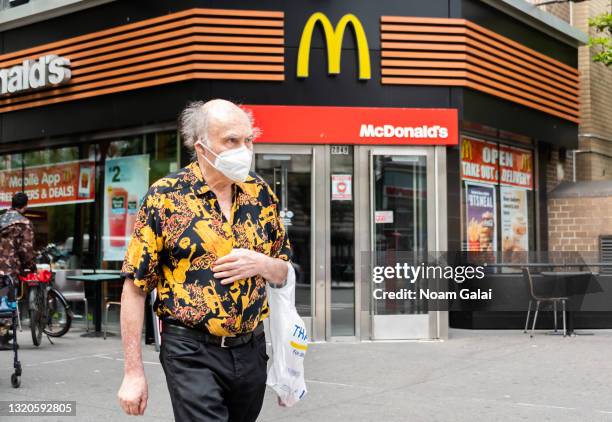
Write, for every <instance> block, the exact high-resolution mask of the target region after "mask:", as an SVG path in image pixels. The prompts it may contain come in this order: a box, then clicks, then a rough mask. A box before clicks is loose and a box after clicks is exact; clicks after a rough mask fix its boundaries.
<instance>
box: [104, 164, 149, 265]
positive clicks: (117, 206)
mask: <svg viewBox="0 0 612 422" xmlns="http://www.w3.org/2000/svg"><path fill="white" fill-rule="evenodd" d="M148 188H149V155H148V154H143V155H132V156H128V157H120V158H109V159H107V160H106V165H105V168H104V234H103V236H102V252H103V255H102V256H103V260H104V261H123V258H124V257H125V252H126V249H127V245H128V243H129V240H130V237H131V236H132V231H133V230H134V223H135V222H136V214H137V213H138V209H139V208H140V203H141V201H142V199H143V198H144V196H145V194H146V193H147V190H148Z"/></svg>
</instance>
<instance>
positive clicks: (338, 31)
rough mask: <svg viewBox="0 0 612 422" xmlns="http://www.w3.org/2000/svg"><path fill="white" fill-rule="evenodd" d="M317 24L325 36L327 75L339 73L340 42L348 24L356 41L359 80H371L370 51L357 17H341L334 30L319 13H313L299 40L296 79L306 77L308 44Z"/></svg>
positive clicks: (347, 15)
mask: <svg viewBox="0 0 612 422" xmlns="http://www.w3.org/2000/svg"><path fill="white" fill-rule="evenodd" d="M317 23H321V26H322V27H323V33H324V34H325V43H326V45H327V73H329V74H330V75H337V74H339V73H340V52H341V51H342V40H343V38H344V33H345V32H346V27H347V26H348V24H349V23H350V24H351V26H352V28H353V32H354V33H355V39H356V40H357V55H358V60H359V79H361V80H367V79H370V78H371V73H372V72H371V69H370V50H369V48H368V40H367V38H366V34H365V31H364V30H363V26H362V25H361V22H360V21H359V19H357V17H356V16H355V15H353V14H351V13H347V14H346V15H344V16H342V18H341V19H340V21H338V24H337V25H336V27H335V28H334V26H333V25H332V23H331V22H330V20H329V19H328V18H327V16H325V15H324V14H323V13H321V12H316V13H313V14H312V16H310V18H308V21H306V25H304V29H303V31H302V37H301V39H300V45H299V48H298V59H297V76H298V78H307V77H308V66H309V61H310V44H311V41H312V31H313V30H314V27H315V26H316V24H317Z"/></svg>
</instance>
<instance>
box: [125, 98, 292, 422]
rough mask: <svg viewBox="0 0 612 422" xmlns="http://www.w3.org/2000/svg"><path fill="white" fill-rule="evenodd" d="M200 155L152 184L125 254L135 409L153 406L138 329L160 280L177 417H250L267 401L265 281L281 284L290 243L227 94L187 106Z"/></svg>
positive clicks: (129, 409) (244, 120) (189, 131)
mask: <svg viewBox="0 0 612 422" xmlns="http://www.w3.org/2000/svg"><path fill="white" fill-rule="evenodd" d="M181 131H182V133H183V138H184V142H185V145H186V146H187V147H188V148H192V149H193V151H194V158H195V161H194V162H193V163H191V164H190V165H188V166H187V167H185V168H183V169H181V170H179V171H178V172H176V173H174V174H171V175H168V176H166V177H164V178H162V179H161V180H159V181H157V182H156V183H155V184H153V185H152V186H151V188H150V190H149V192H148V193H147V195H146V197H145V199H144V201H143V204H142V207H141V209H140V211H139V213H138V217H137V222H136V224H135V227H134V233H133V236H132V239H131V241H130V244H129V246H128V251H127V253H126V257H125V261H124V264H123V270H122V273H123V274H124V276H125V284H124V286H123V297H122V299H121V335H122V340H123V348H124V353H125V368H124V378H123V383H122V384H121V388H120V389H119V393H118V397H119V401H120V403H121V407H122V408H123V409H124V410H125V412H126V413H128V414H131V415H142V414H143V412H144V410H145V407H146V405H147V383H146V379H145V375H144V370H143V365H142V357H141V345H140V344H141V343H140V335H141V330H142V323H143V309H144V301H145V294H146V293H147V292H150V291H151V290H152V289H154V288H157V299H156V301H155V309H156V312H157V314H158V315H159V317H160V318H161V320H162V348H161V352H160V361H161V364H162V367H163V369H164V372H165V374H166V380H167V384H168V390H169V391H170V398H171V401H172V407H173V411H174V417H175V420H177V421H243V422H247V421H254V420H256V419H257V416H258V414H259V411H260V410H261V406H262V403H263V397H264V391H265V381H266V363H267V359H268V356H267V354H266V344H265V338H264V333H263V323H262V321H263V320H264V319H265V318H266V317H267V316H268V314H269V310H268V304H267V298H266V290H265V287H266V282H268V283H271V284H273V285H276V286H278V285H282V284H284V282H285V280H286V277H287V271H289V266H288V265H290V264H289V260H290V257H291V249H290V245H289V240H288V239H287V236H286V233H285V230H284V228H283V225H282V223H281V220H280V219H279V216H278V210H277V202H278V199H277V198H276V196H275V195H274V193H273V192H272V190H271V189H270V187H269V186H268V185H267V184H266V183H265V182H264V181H263V180H262V179H260V178H259V177H258V176H256V175H254V174H249V170H250V167H251V161H252V155H253V138H254V136H255V130H254V129H253V126H252V122H251V118H250V116H249V115H248V114H247V113H246V112H245V111H244V110H242V109H241V108H240V107H238V106H236V105H235V104H233V103H231V102H228V101H224V100H212V101H209V102H207V103H201V102H196V103H192V104H190V105H189V106H188V107H187V108H186V109H185V110H184V111H183V113H182V114H181Z"/></svg>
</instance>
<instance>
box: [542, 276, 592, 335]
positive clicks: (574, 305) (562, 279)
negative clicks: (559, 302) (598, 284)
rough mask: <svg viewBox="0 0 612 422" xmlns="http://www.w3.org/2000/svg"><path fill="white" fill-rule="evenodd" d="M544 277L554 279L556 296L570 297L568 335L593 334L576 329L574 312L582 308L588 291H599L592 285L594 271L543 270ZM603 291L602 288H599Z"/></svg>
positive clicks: (567, 312)
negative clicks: (579, 331)
mask: <svg viewBox="0 0 612 422" xmlns="http://www.w3.org/2000/svg"><path fill="white" fill-rule="evenodd" d="M540 274H541V275H542V276H543V277H545V278H547V279H549V280H550V281H553V283H554V286H553V287H554V288H555V291H556V292H557V293H556V294H555V296H563V297H567V298H568V303H567V306H566V312H565V313H566V315H567V334H568V335H593V333H578V332H576V331H575V330H574V319H573V315H574V312H575V311H577V310H579V309H580V306H581V305H582V301H583V299H584V296H585V295H586V294H587V293H593V292H595V291H597V290H596V289H595V286H590V284H591V280H592V278H593V276H594V275H595V274H594V273H592V272H590V271H542V272H541V273H540ZM599 291H601V289H600V290H599Z"/></svg>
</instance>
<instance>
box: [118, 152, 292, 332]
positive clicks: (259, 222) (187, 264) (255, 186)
mask: <svg viewBox="0 0 612 422" xmlns="http://www.w3.org/2000/svg"><path fill="white" fill-rule="evenodd" d="M277 203H278V199H277V198H276V196H275V195H274V192H272V190H271V189H270V187H269V186H268V185H267V184H266V183H265V182H264V181H263V180H262V179H260V178H259V177H258V176H256V175H249V177H248V178H247V180H246V181H245V182H243V183H235V184H233V205H232V209H231V216H232V217H231V223H230V222H229V221H227V220H226V218H225V216H224V215H223V213H222V212H221V208H220V207H219V204H218V202H217V199H216V197H215V194H214V193H213V191H212V190H211V189H210V188H209V186H208V185H207V184H206V182H205V181H204V178H203V177H202V173H201V171H200V167H199V166H198V164H197V162H194V163H191V164H190V165H188V166H187V167H185V168H183V169H180V170H179V171H177V172H176V173H174V174H170V175H168V176H166V177H164V178H162V179H160V180H158V181H157V182H156V183H155V184H153V185H152V186H151V188H150V189H149V191H148V193H147V195H146V196H145V198H144V200H143V203H142V206H141V208H140V210H139V212H138V216H137V219H136V224H135V226H134V233H133V235H132V239H131V240H130V243H129V245H128V249H127V253H126V257H125V261H124V263H123V268H122V275H123V276H125V277H128V278H131V279H133V280H134V283H135V284H136V285H137V286H139V287H140V288H142V289H143V290H145V291H146V292H149V291H151V290H152V289H154V288H157V300H156V301H155V310H156V312H157V314H158V315H159V316H160V318H161V319H163V320H167V321H170V322H172V321H175V322H178V323H181V324H184V325H187V326H189V327H194V328H199V329H202V330H207V331H209V332H210V333H212V334H215V335H218V336H229V335H235V334H239V333H245V332H249V331H252V330H253V329H254V328H255V327H256V326H257V324H258V323H259V321H261V320H263V319H265V318H266V317H267V316H268V314H269V309H268V301H267V297H266V290H265V283H266V282H265V280H264V279H263V278H262V277H261V276H255V277H252V278H249V279H244V280H239V281H236V282H234V283H232V284H229V285H222V284H221V283H220V280H218V279H215V278H214V275H213V271H212V268H211V267H212V264H213V263H214V262H215V260H216V259H217V258H220V257H222V256H224V255H227V254H228V253H230V252H231V250H232V249H233V248H245V249H251V250H254V251H257V252H261V253H263V254H266V255H268V256H271V257H274V258H280V259H283V260H286V261H289V260H290V259H291V246H290V244H289V239H288V238H287V234H286V232H285V229H284V227H283V225H282V222H281V220H280V218H279V216H278V210H277Z"/></svg>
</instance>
